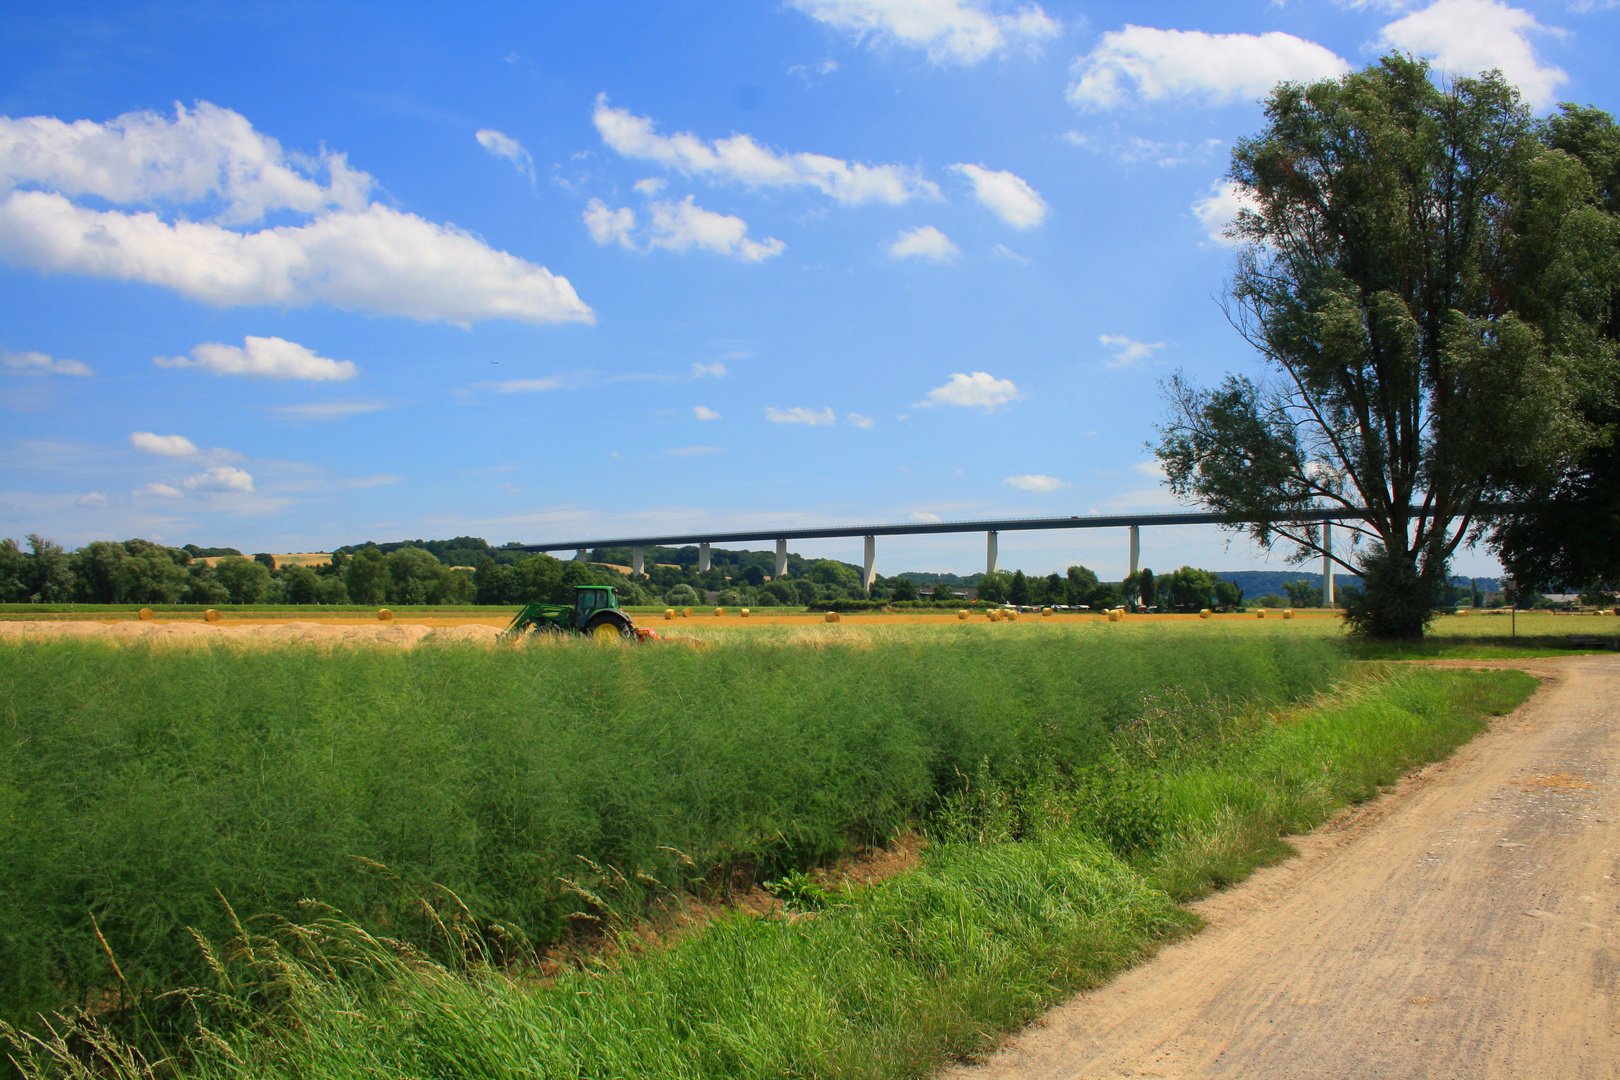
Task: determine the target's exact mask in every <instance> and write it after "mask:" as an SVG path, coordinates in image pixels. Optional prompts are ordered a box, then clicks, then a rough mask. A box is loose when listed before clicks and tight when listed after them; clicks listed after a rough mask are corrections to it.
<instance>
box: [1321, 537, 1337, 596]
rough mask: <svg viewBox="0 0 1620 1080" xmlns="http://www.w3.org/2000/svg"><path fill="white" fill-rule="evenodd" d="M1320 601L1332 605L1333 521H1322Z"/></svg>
mask: <svg viewBox="0 0 1620 1080" xmlns="http://www.w3.org/2000/svg"><path fill="white" fill-rule="evenodd" d="M1322 603H1323V604H1325V605H1327V606H1328V607H1333V606H1334V604H1333V522H1331V521H1324V522H1322Z"/></svg>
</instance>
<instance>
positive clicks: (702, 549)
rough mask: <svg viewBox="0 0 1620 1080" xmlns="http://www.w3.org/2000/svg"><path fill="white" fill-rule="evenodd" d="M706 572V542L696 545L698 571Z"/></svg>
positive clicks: (707, 550) (707, 563)
mask: <svg viewBox="0 0 1620 1080" xmlns="http://www.w3.org/2000/svg"><path fill="white" fill-rule="evenodd" d="M708 572H709V545H708V544H706V543H704V544H699V545H698V573H700V574H707V573H708Z"/></svg>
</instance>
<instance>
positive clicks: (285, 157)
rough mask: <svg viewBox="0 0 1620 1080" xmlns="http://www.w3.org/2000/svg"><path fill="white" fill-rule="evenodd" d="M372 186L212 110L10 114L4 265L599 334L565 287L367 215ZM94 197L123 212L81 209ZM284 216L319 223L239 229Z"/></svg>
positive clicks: (447, 235)
mask: <svg viewBox="0 0 1620 1080" xmlns="http://www.w3.org/2000/svg"><path fill="white" fill-rule="evenodd" d="M322 175H324V176H325V178H326V180H325V182H324V183H323V182H321V180H320V177H321V176H322ZM371 186H372V180H371V178H370V177H369V176H367V175H366V174H365V173H361V172H357V171H355V170H352V169H350V168H349V167H348V164H347V162H346V160H345V159H344V157H343V155H341V154H332V153H325V154H323V155H322V156H321V157H319V158H317V159H313V160H312V161H306V159H304V158H301V157H298V156H296V155H291V154H285V153H283V152H282V150H281V148H280V146H279V144H277V143H276V141H275V140H274V139H271V138H269V137H268V136H265V135H262V134H260V133H258V132H256V131H254V130H253V127H252V125H251V124H249V123H248V121H247V120H246V119H245V118H244V117H242V116H240V115H239V114H237V113H234V112H232V111H230V110H229V109H220V108H218V107H216V106H212V105H207V104H199V105H198V106H197V108H196V109H194V110H190V111H188V110H186V109H184V108H182V107H177V108H176V115H175V118H174V119H173V120H169V119H166V118H164V117H161V116H158V115H156V114H153V113H131V114H127V115H125V116H121V117H118V118H116V119H114V120H111V121H108V122H107V123H105V124H97V123H94V122H92V121H88V120H81V121H77V122H75V123H72V124H66V123H63V122H62V121H60V120H56V119H54V118H52V117H27V118H24V119H21V120H16V119H12V118H9V117H0V192H3V193H4V198H0V259H3V260H4V261H6V262H8V263H10V264H11V265H13V266H21V267H27V268H30V269H34V270H38V271H41V272H45V273H73V274H84V275H88V276H92V277H102V278H110V279H114V280H120V281H138V282H142V283H145V284H149V285H156V286H159V287H162V288H166V289H171V290H173V291H175V292H177V293H179V294H180V295H182V296H185V297H187V298H188V299H192V300H197V301H200V302H202V303H206V304H212V305H214V306H217V307H230V306H239V305H249V304H275V305H279V306H282V307H304V306H308V305H310V304H326V305H329V306H332V307H336V308H341V309H344V310H350V311H362V312H366V313H368V314H376V315H403V316H407V317H409V318H413V319H419V320H423V321H442V322H450V323H455V324H458V325H468V324H471V323H473V322H478V321H480V320H483V319H493V318H506V319H516V320H520V321H524V322H531V323H551V322H591V321H593V318H594V316H593V314H592V312H591V309H590V308H589V307H588V306H587V305H586V304H584V303H583V302H582V301H581V300H580V299H579V296H578V295H577V294H576V293H575V292H574V288H573V286H572V285H570V284H569V282H568V280H567V279H566V278H563V277H559V276H557V275H554V274H552V273H551V272H550V271H549V270H547V269H546V268H545V267H543V266H539V265H536V264H534V263H531V262H528V261H526V260H524V259H521V258H518V257H516V256H514V255H510V254H508V253H506V252H504V251H498V250H496V249H494V248H492V247H490V246H489V245H488V244H487V243H485V242H484V241H483V240H482V239H481V238H479V237H477V236H474V235H473V234H471V233H469V232H466V231H464V230H461V229H458V228H456V227H454V226H452V225H440V224H435V223H433V222H430V221H426V220H424V219H423V218H420V217H417V216H416V215H414V214H408V213H402V212H400V211H398V210H395V209H392V208H391V207H387V206H383V205H380V204H377V203H373V202H369V201H368V200H369V197H370V191H371ZM86 196H90V197H94V198H96V199H99V200H103V201H105V202H106V203H110V204H112V205H113V206H115V207H119V208H118V209H99V208H94V207H86V206H81V205H78V204H77V203H75V202H74V201H73V200H74V199H76V198H82V197H86ZM129 207H135V208H139V209H135V210H130V209H126V208H129ZM271 211H282V212H292V213H295V214H300V215H306V216H309V217H310V220H308V221H306V222H304V223H302V224H294V225H279V226H276V227H274V228H266V229H260V230H257V231H239V230H238V229H235V228H232V227H231V226H241V225H245V224H248V223H251V222H255V221H258V220H259V219H260V218H262V217H263V216H264V215H265V214H266V213H268V212H271Z"/></svg>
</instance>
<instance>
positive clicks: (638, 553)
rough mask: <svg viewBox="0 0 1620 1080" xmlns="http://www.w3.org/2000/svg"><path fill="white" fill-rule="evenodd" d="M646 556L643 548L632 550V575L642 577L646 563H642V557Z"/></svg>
mask: <svg viewBox="0 0 1620 1080" xmlns="http://www.w3.org/2000/svg"><path fill="white" fill-rule="evenodd" d="M644 554H645V551H644V549H642V548H631V549H630V573H631V574H633V575H635V576H636V577H640V576H641V574H642V570H641V568H642V567H643V566H644V565H645V563H644V562H643V561H642V556H643V555H644Z"/></svg>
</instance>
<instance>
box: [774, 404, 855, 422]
mask: <svg viewBox="0 0 1620 1080" xmlns="http://www.w3.org/2000/svg"><path fill="white" fill-rule="evenodd" d="M765 419H767V420H769V421H770V422H771V423H773V424H810V425H811V426H813V427H820V426H821V425H823V424H836V423H838V416H837V414H836V413H834V412H833V411H832V410H831V409H822V410H821V411H820V412H817V411H816V410H814V409H806V408H804V407H802V406H800V407H797V408H792V409H777V408H773V407H771V406H769V405H767V406H765Z"/></svg>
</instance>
